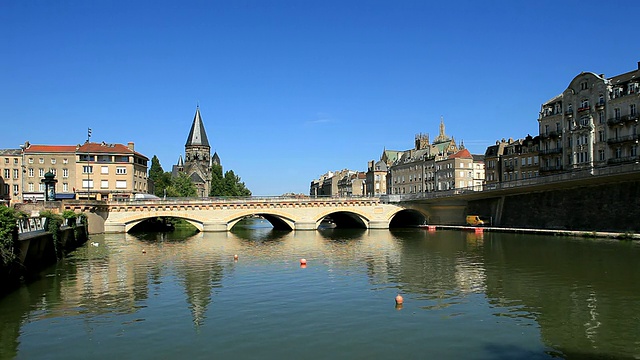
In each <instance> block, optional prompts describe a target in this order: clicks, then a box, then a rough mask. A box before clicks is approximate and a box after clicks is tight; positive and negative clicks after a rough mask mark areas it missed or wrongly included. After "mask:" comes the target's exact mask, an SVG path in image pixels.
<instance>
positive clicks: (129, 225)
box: [124, 215, 204, 232]
mask: <svg viewBox="0 0 640 360" xmlns="http://www.w3.org/2000/svg"><path fill="white" fill-rule="evenodd" d="M158 217H161V218H169V217H172V218H176V219H182V220H185V221H186V222H188V223H189V224H191V225H193V226H194V227H195V228H196V229H198V231H200V232H202V231H203V229H204V223H203V222H202V221H198V220H195V219H191V218H188V217H185V216H176V215H171V216H168V215H155V216H145V217H140V218H137V219H133V220H126V219H125V221H124V232H129V231H131V229H133V228H134V227H135V226H136V225H138V224H140V223H141V222H143V221H145V220H148V219H153V218H158Z"/></svg>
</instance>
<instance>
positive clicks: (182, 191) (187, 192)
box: [165, 173, 198, 197]
mask: <svg viewBox="0 0 640 360" xmlns="http://www.w3.org/2000/svg"><path fill="white" fill-rule="evenodd" d="M165 174H168V173H165ZM166 189H167V196H169V197H194V196H198V190H197V189H196V186H195V185H194V184H193V182H192V181H191V179H190V178H189V176H187V174H185V173H180V174H179V175H178V177H176V178H174V179H173V181H172V183H171V185H169V186H168V187H167V188H166Z"/></svg>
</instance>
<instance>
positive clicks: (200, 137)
mask: <svg viewBox="0 0 640 360" xmlns="http://www.w3.org/2000/svg"><path fill="white" fill-rule="evenodd" d="M184 146H185V147H189V146H206V147H209V139H207V132H206V131H205V130H204V124H203V122H202V117H200V105H198V106H197V107H196V115H195V116H194V117H193V124H192V125H191V131H190V132H189V137H188V138H187V143H186V144H185V145H184Z"/></svg>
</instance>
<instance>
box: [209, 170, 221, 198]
mask: <svg viewBox="0 0 640 360" xmlns="http://www.w3.org/2000/svg"><path fill="white" fill-rule="evenodd" d="M210 184H211V189H210V191H209V196H224V177H223V176H222V166H221V165H218V164H213V165H212V166H211V183H210Z"/></svg>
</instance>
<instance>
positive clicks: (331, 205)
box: [65, 197, 427, 233]
mask: <svg viewBox="0 0 640 360" xmlns="http://www.w3.org/2000/svg"><path fill="white" fill-rule="evenodd" d="M87 205H88V204H85V205H84V209H79V207H80V208H81V207H82V206H83V205H82V204H80V203H78V202H70V203H67V204H66V205H65V208H66V209H74V210H81V211H86V210H90V211H91V212H93V213H94V214H97V215H99V217H101V218H102V219H103V220H104V229H103V231H104V232H106V233H122V232H128V231H129V230H131V229H132V228H133V227H135V226H136V225H137V224H139V223H141V222H142V221H145V220H147V219H151V218H158V217H172V218H180V219H184V220H186V221H187V222H189V223H190V224H192V225H193V226H195V227H196V228H197V229H198V230H200V231H205V232H207V231H229V230H231V228H232V227H233V226H234V225H235V224H236V223H238V222H239V221H240V220H242V219H244V218H246V217H251V216H260V217H262V218H264V219H266V220H267V221H269V222H270V223H271V224H272V225H273V227H274V228H275V229H282V230H316V229H318V227H319V226H320V223H321V222H322V221H323V220H325V219H331V220H332V221H333V223H334V224H335V226H336V227H337V228H363V229H388V228H389V227H407V226H417V225H420V224H424V223H425V221H426V219H427V216H426V214H424V213H422V212H421V211H420V210H416V209H406V208H404V207H402V206H398V205H395V204H388V203H382V202H381V201H380V199H379V198H307V197H302V198H287V197H247V198H177V199H167V200H139V201H135V200H134V201H107V202H103V203H101V204H95V206H94V207H93V208H92V209H87ZM94 218H96V220H99V219H98V217H96V216H94ZM91 220H92V219H91V218H90V219H89V221H90V222H91Z"/></svg>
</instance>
